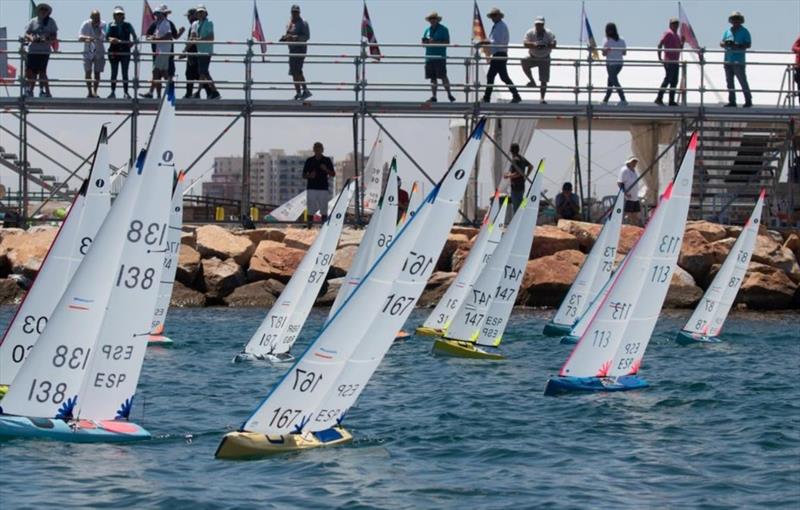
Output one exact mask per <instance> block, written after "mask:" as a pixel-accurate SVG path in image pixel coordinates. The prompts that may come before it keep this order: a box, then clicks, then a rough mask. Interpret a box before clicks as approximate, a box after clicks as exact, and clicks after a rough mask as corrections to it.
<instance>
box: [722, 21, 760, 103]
mask: <svg viewBox="0 0 800 510" xmlns="http://www.w3.org/2000/svg"><path fill="white" fill-rule="evenodd" d="M728 23H730V24H731V27H730V28H729V29H727V30H726V31H725V33H724V34H722V41H720V43H719V45H720V47H722V48H725V84H726V86H727V88H728V104H726V105H725V106H732V107H735V106H736V91H735V89H734V84H733V78H734V77H735V78H736V79H737V80H738V81H739V86H740V87H741V88H742V93H743V94H744V107H745V108H748V107H750V106H753V96H752V95H751V94H750V85H748V84H747V74H746V73H745V58H744V55H745V52H746V51H747V50H748V49H749V48H750V46H751V45H752V40H751V39H750V32H749V31H748V30H747V29H746V28H745V27H744V26H743V25H742V24H743V23H744V16H743V15H742V13H741V12H739V11H733V12H732V13H731V15H730V16H728Z"/></svg>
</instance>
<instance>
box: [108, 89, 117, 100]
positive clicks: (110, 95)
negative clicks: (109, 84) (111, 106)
mask: <svg viewBox="0 0 800 510" xmlns="http://www.w3.org/2000/svg"><path fill="white" fill-rule="evenodd" d="M106 97H107V98H108V99H116V98H117V94H116V93H115V92H114V91H113V90H112V91H111V94H109V95H108V96H106Z"/></svg>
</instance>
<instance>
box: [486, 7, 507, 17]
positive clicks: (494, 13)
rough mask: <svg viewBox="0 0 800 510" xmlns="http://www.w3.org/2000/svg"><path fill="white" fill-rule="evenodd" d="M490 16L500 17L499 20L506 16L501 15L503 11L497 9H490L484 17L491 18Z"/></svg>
mask: <svg viewBox="0 0 800 510" xmlns="http://www.w3.org/2000/svg"><path fill="white" fill-rule="evenodd" d="M492 16H500V17H501V18H504V17H505V16H506V15H505V14H503V11H501V10H500V9H498V8H497V7H492V9H491V10H490V11H489V12H488V13H486V17H487V18H491V17H492Z"/></svg>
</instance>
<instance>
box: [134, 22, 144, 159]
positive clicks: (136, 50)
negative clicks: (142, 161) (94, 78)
mask: <svg viewBox="0 0 800 510" xmlns="http://www.w3.org/2000/svg"><path fill="white" fill-rule="evenodd" d="M142 35H144V34H142ZM140 63H141V54H140V53H139V44H136V45H134V47H133V98H134V99H136V98H137V97H139V80H140V79H141V74H140V72H139V65H140ZM134 152H135V149H134ZM133 157H134V158H135V157H136V155H135V154H134V156H133Z"/></svg>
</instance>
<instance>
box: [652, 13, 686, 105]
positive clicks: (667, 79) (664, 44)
mask: <svg viewBox="0 0 800 510" xmlns="http://www.w3.org/2000/svg"><path fill="white" fill-rule="evenodd" d="M679 26H680V21H679V20H678V18H670V20H669V30H667V31H665V32H664V34H663V35H662V36H661V40H660V41H658V60H660V61H661V62H662V63H663V64H664V73H665V75H664V81H662V82H661V88H660V90H659V91H658V96H657V97H656V104H659V105H661V106H664V91H665V90H666V89H667V86H669V105H670V106H678V103H676V102H675V87H677V86H678V74H679V73H680V59H681V52H680V51H674V50H680V49H681V48H683V39H682V38H681V36H679V35H678V27H679ZM661 48H665V49H666V50H673V51H664V52H663V55H662V52H661Z"/></svg>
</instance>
